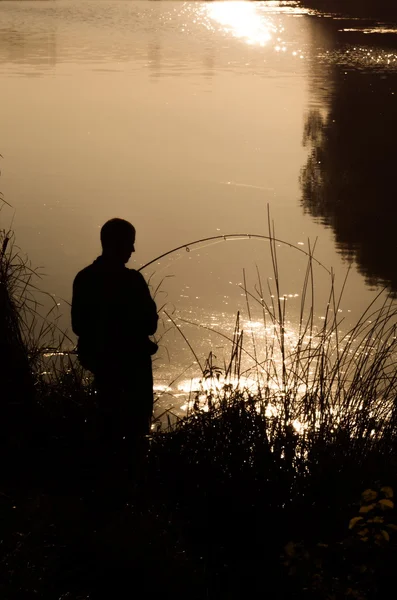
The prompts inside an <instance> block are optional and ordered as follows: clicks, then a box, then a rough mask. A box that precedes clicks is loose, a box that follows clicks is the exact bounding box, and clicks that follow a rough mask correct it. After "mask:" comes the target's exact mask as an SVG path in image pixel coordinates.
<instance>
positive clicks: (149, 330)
mask: <svg viewBox="0 0 397 600" xmlns="http://www.w3.org/2000/svg"><path fill="white" fill-rule="evenodd" d="M135 272H136V274H137V278H136V279H137V286H138V290H139V298H140V310H141V313H140V315H139V318H140V319H142V321H141V323H142V326H143V329H144V331H145V333H146V335H153V334H154V333H156V330H157V322H158V320H159V317H158V314H157V306H156V303H155V301H154V300H153V298H152V297H151V295H150V290H149V286H148V284H147V283H146V281H145V278H144V277H143V275H142V274H141V273H139V271H135Z"/></svg>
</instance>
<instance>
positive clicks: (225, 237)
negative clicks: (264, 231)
mask: <svg viewBox="0 0 397 600" xmlns="http://www.w3.org/2000/svg"><path fill="white" fill-rule="evenodd" d="M237 239H244V240H245V239H247V240H250V239H258V240H265V241H269V242H272V241H273V242H277V243H279V244H284V245H285V246H288V247H289V248H292V249H294V250H298V251H299V252H301V253H302V254H305V256H307V257H308V258H310V260H313V261H314V262H316V263H317V264H318V265H319V266H320V267H322V268H323V269H325V271H327V273H328V274H329V275H332V273H331V271H330V270H329V269H327V267H326V266H325V265H323V263H322V262H320V261H319V260H317V258H314V256H313V255H312V254H311V253H309V252H307V251H306V250H303V248H299V247H298V246H295V245H294V244H291V243H290V242H285V241H284V240H280V239H278V238H275V237H273V236H269V235H261V234H259V233H228V234H225V235H213V236H211V237H207V238H202V239H200V240H194V241H193V242H189V243H187V244H182V245H181V246H178V247H177V248H173V249H172V250H168V252H164V253H163V254H160V256H158V257H157V258H154V259H153V260H150V261H149V262H147V263H146V264H144V265H143V266H142V267H140V268H139V269H138V271H143V270H144V269H146V268H147V267H149V266H150V265H152V264H153V263H155V262H158V261H159V260H161V259H162V258H165V257H166V256H169V255H170V254H173V253H174V252H178V250H186V251H187V252H189V251H190V247H191V246H197V244H203V243H204V242H217V241H219V242H220V241H222V240H224V241H225V242H227V241H229V240H231V241H233V240H237Z"/></svg>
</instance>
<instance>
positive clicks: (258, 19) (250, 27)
mask: <svg viewBox="0 0 397 600" xmlns="http://www.w3.org/2000/svg"><path fill="white" fill-rule="evenodd" d="M205 11H206V12H207V14H208V16H209V17H210V19H212V20H213V21H216V22H217V23H219V25H221V27H222V29H223V31H224V32H225V33H231V34H232V35H233V36H234V37H237V38H243V39H245V41H246V42H247V44H258V45H260V46H265V44H267V42H269V41H270V40H271V39H272V37H273V36H274V35H275V34H276V33H277V27H276V25H275V24H274V23H273V22H272V20H271V19H270V18H269V17H268V16H266V17H265V16H264V15H263V14H261V13H260V12H259V10H258V8H257V7H256V6H255V4H251V3H247V2H239V1H238V2H224V3H223V2H216V3H214V4H208V5H206V6H205Z"/></svg>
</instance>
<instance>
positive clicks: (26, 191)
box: [0, 0, 397, 402]
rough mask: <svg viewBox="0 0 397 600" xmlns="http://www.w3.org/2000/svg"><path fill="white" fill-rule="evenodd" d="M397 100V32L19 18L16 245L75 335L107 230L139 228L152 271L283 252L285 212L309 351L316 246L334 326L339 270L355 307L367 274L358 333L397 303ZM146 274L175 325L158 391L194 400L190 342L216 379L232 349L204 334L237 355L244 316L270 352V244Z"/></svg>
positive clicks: (35, 0)
mask: <svg viewBox="0 0 397 600" xmlns="http://www.w3.org/2000/svg"><path fill="white" fill-rule="evenodd" d="M396 82H397V24H396V23H394V22H392V21H390V20H387V21H379V20H378V21H376V20H370V19H368V18H367V19H364V18H359V15H358V16H357V18H354V19H353V18H350V17H349V18H348V17H345V16H344V15H343V14H340V13H338V14H337V13H335V14H332V13H329V12H321V10H313V9H309V8H305V5H304V3H299V2H288V1H287V2H284V1H283V2H277V1H274V2H239V1H224V2H208V3H205V2H172V1H161V2H150V1H144V0H143V1H133V0H94V1H92V0H87V1H85V0H48V1H42V0H24V1H19V0H15V1H8V0H2V1H1V2H0V153H1V154H2V155H3V157H4V158H3V159H1V171H2V175H1V178H0V190H1V191H2V192H3V193H4V198H5V199H6V200H7V202H8V203H10V204H11V205H12V207H8V206H5V207H3V210H2V212H1V214H0V219H1V223H0V226H1V227H2V228H8V227H9V226H12V227H13V229H14V230H15V234H16V240H17V244H18V245H19V246H20V248H21V249H22V251H23V253H26V254H27V255H28V256H29V259H30V260H31V262H32V264H33V265H34V266H35V267H42V273H43V278H42V280H41V281H40V282H39V286H40V287H41V288H42V289H43V290H44V291H46V292H48V293H49V294H53V295H54V296H53V297H54V298H55V301H56V302H57V304H59V311H60V314H61V317H60V319H59V322H58V324H59V326H60V328H61V329H66V328H69V329H70V317H69V305H68V302H70V300H71V287H72V281H73V278H74V276H75V274H76V273H77V271H78V270H80V269H81V268H82V267H84V266H86V265H87V264H88V263H89V262H91V261H92V260H93V259H94V258H95V257H96V256H97V255H98V254H99V253H100V245H99V229H100V227H101V225H102V224H103V223H104V222H105V221H106V220H107V219H109V218H111V217H114V216H119V217H122V218H126V219H128V220H130V221H131V222H132V223H134V225H135V227H136V229H137V243H136V253H135V254H134V255H133V257H132V259H131V261H130V266H131V267H134V268H139V267H140V266H142V265H144V264H146V263H147V262H149V261H151V260H152V259H154V258H156V257H157V256H159V255H161V254H163V253H165V252H167V251H169V250H171V249H173V248H175V247H178V246H180V245H183V244H185V243H190V242H194V241H195V240H199V239H203V238H212V237H216V236H227V235H228V234H256V235H264V236H266V235H268V210H269V211H270V215H271V219H272V220H273V221H274V225H275V232H276V236H277V238H279V239H280V240H282V241H285V242H288V243H289V244H292V245H294V246H296V247H297V249H291V247H290V246H288V245H284V244H282V243H281V242H280V243H279V244H277V253H278V267H279V273H280V293H281V294H282V296H283V297H284V296H285V298H286V299H285V300H283V301H284V302H286V303H287V304H288V321H289V327H290V329H291V332H292V334H291V335H293V332H294V328H295V329H296V327H297V319H298V314H299V305H300V302H301V293H302V284H303V280H304V275H305V272H306V261H307V257H306V256H305V254H304V253H302V252H301V251H302V250H303V251H309V240H310V247H313V245H314V244H315V245H316V249H315V256H316V257H317V259H318V260H319V261H320V262H321V263H322V264H323V265H324V267H326V268H323V267H322V266H320V265H317V264H316V265H315V268H314V270H315V293H316V307H315V310H316V319H318V320H319V323H320V324H321V319H323V318H324V310H325V304H326V302H327V298H328V294H329V285H330V275H329V273H328V272H327V270H326V269H328V270H330V269H331V268H332V269H333V273H334V274H335V278H336V288H337V290H340V289H341V288H342V286H343V281H344V278H345V275H346V272H347V270H348V268H349V266H350V273H349V276H348V281H347V284H346V286H345V289H344V292H343V298H342V301H341V303H340V306H339V311H340V314H341V319H342V323H341V328H342V329H343V328H346V329H348V328H349V327H350V326H351V324H352V323H354V321H355V320H356V319H357V318H358V316H359V315H360V314H361V313H362V312H363V310H364V309H365V308H366V306H368V304H369V302H371V301H372V300H373V298H374V296H375V294H376V293H378V291H379V290H380V289H381V287H383V286H385V287H386V288H387V290H389V291H394V292H395V291H397V269H396V249H397V243H396V231H397V228H396V225H397V202H396V192H395V188H396V185H395V168H396V166H395V165H396V151H395V149H396V142H395V137H396V132H397V110H396V108H397V107H396V101H397V85H396ZM257 268H258V270H257ZM258 272H259V274H260V276H259V277H260V279H258ZM144 274H145V276H146V277H147V279H149V278H150V283H151V285H152V291H153V293H154V292H155V291H156V290H157V291H156V301H157V305H158V307H159V308H163V307H164V309H165V310H166V311H167V314H165V313H164V312H163V311H162V313H161V316H162V324H161V328H160V333H161V334H163V337H162V338H161V348H160V351H159V353H158V356H157V357H156V361H155V376H156V385H157V386H167V385H168V384H169V383H171V381H173V380H176V381H175V383H173V385H172V386H171V387H172V389H173V390H174V391H175V392H177V393H178V385H179V386H181V388H182V390H179V391H180V392H181V393H182V392H183V390H185V391H186V390H187V389H188V387H189V385H190V384H189V381H190V377H192V376H194V375H195V374H197V365H196V364H195V357H194V356H193V354H192V352H191V350H190V349H189V345H188V343H187V342H186V339H185V338H184V337H183V336H182V335H181V331H182V332H183V333H184V335H185V336H186V338H187V339H188V341H189V344H191V346H192V347H193V349H194V350H195V352H196V354H197V356H198V358H199V359H200V360H201V361H202V362H203V364H204V361H205V357H206V356H207V355H208V352H209V351H210V350H213V351H214V353H215V354H216V355H218V360H219V361H220V362H222V360H223V357H224V355H225V354H226V355H227V353H228V352H229V350H230V348H229V346H230V344H229V342H228V341H227V340H226V339H225V338H224V337H222V336H220V335H218V334H213V333H211V332H210V331H209V330H208V329H203V328H199V327H197V325H204V326H205V327H209V328H213V329H216V330H217V331H220V332H221V333H222V332H223V334H225V335H228V336H229V335H230V334H231V332H232V331H233V327H234V319H235V315H236V312H237V310H241V311H242V317H243V319H244V327H245V329H246V331H247V332H248V333H249V332H254V333H255V335H256V336H257V339H258V340H259V342H258V343H259V344H260V340H261V339H264V337H265V335H269V332H266V330H265V328H264V327H263V323H262V321H261V317H260V313H261V309H260V307H259V305H258V303H256V302H255V300H254V299H253V298H251V307H250V311H248V308H247V302H246V300H247V298H246V294H245V292H244V290H243V289H242V288H244V287H246V288H248V289H249V290H250V292H252V295H253V296H254V297H255V295H256V296H257V295H258V285H259V283H261V284H262V285H263V286H264V288H265V290H266V294H267V295H268V296H269V298H270V297H271V295H272V293H271V290H270V291H269V290H268V288H267V279H268V278H269V277H270V278H272V277H273V279H271V280H270V285H274V273H273V269H272V261H271V257H270V252H269V244H268V242H267V241H266V240H262V239H258V238H255V239H254V238H251V239H250V238H249V237H246V236H245V237H242V238H241V239H236V238H227V237H226V239H218V240H217V239H214V240H209V241H207V242H203V243H200V244H196V245H195V244H191V245H190V246H189V247H188V248H187V249H185V248H182V249H181V250H180V251H178V252H175V253H173V254H171V255H169V256H168V257H166V258H164V259H162V260H160V261H157V262H155V263H153V264H152V265H150V266H149V267H148V268H147V269H145V271H144ZM244 278H245V281H244ZM49 306H50V304H49V303H48V301H47V300H46V299H45V298H44V299H43V309H42V310H43V311H45V310H46V309H48V308H49ZM169 316H172V319H171V320H170V318H169ZM179 317H182V318H183V319H185V321H178V319H179ZM173 320H174V321H175V323H178V324H179V325H180V330H181V331H178V328H175V327H174V325H173V323H172V321H173ZM186 320H188V321H191V322H194V323H195V324H196V325H191V324H188V323H186ZM168 329H170V330H169V331H168ZM250 335H251V334H250ZM71 339H72V341H71V342H70V344H71V345H73V336H71ZM178 376H179V378H178ZM168 401H169V399H168V400H167V402H168ZM176 402H178V401H177V400H176Z"/></svg>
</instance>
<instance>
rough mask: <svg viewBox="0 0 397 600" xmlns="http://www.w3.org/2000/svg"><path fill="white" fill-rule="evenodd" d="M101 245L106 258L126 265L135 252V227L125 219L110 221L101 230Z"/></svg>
mask: <svg viewBox="0 0 397 600" xmlns="http://www.w3.org/2000/svg"><path fill="white" fill-rule="evenodd" d="M101 244H102V250H103V254H104V255H105V256H109V257H112V258H114V259H116V260H120V261H122V262H123V263H124V264H125V263H127V262H128V261H129V260H130V257H131V254H132V253H133V252H135V247H134V244H135V227H134V226H133V225H131V223H129V222H128V221H125V220H124V219H110V221H106V223H105V225H103V227H102V229H101Z"/></svg>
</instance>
